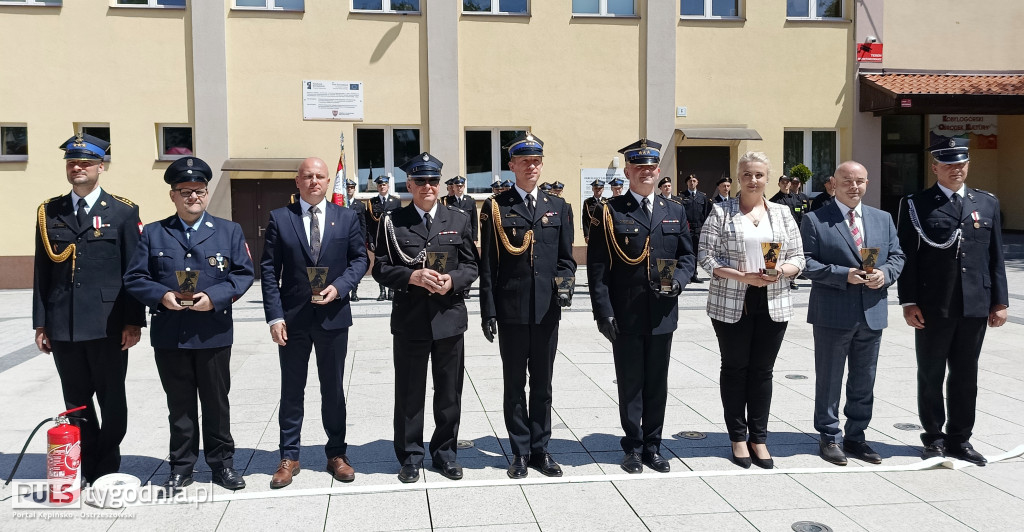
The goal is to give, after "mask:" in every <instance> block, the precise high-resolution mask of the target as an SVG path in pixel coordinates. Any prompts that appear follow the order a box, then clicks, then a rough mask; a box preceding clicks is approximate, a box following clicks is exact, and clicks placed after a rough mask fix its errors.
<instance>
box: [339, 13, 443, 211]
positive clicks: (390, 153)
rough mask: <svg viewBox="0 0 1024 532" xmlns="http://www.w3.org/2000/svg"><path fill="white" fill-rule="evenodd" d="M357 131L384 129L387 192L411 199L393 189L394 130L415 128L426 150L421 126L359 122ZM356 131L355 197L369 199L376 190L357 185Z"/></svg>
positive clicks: (354, 136)
mask: <svg viewBox="0 0 1024 532" xmlns="http://www.w3.org/2000/svg"><path fill="white" fill-rule="evenodd" d="M420 1H422V0H420ZM355 129H356V130H357V131H358V130H360V129H383V130H384V175H386V176H388V177H390V178H391V187H390V188H389V189H388V194H391V195H395V196H398V197H399V198H401V199H402V200H409V199H412V194H411V193H409V192H396V191H395V168H397V165H396V164H395V130H396V129H415V130H417V131H419V132H420V151H426V150H425V149H423V127H422V126H420V125H401V124H399V125H390V126H385V125H381V124H377V125H371V124H360V125H358V126H356V127H355ZM357 131H353V132H352V140H353V144H354V145H355V149H356V161H357V162H356V164H355V177H356V178H355V179H354V181H355V182H356V199H369V198H372V197H374V196H376V195H377V191H376V190H374V191H367V192H359V186H360V184H361V180H362V177H360V176H359V163H358V161H359V134H358V132H357Z"/></svg>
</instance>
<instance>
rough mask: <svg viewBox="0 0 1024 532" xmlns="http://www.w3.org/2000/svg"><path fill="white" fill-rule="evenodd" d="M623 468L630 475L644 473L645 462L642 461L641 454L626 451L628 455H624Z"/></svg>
mask: <svg viewBox="0 0 1024 532" xmlns="http://www.w3.org/2000/svg"><path fill="white" fill-rule="evenodd" d="M622 470H623V471H625V472H627V473H629V474H630V475H636V474H638V473H643V471H644V466H643V463H641V462H640V455H639V454H636V453H626V456H623V457H622Z"/></svg>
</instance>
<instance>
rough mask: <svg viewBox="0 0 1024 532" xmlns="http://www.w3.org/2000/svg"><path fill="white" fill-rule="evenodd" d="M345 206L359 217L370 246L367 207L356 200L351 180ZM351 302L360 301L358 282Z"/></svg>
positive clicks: (351, 294)
mask: <svg viewBox="0 0 1024 532" xmlns="http://www.w3.org/2000/svg"><path fill="white" fill-rule="evenodd" d="M345 206H346V207H348V208H350V209H352V210H353V211H354V212H355V213H356V216H358V217H359V229H360V230H361V231H362V232H363V240H364V241H366V243H367V246H369V244H370V242H369V236H368V234H367V232H366V205H364V204H363V202H361V201H359V200H357V199H356V182H355V181H353V180H351V179H346V180H345ZM348 300H349V301H352V302H355V301H359V283H358V282H356V287H355V288H353V289H352V292H351V293H349V297H348Z"/></svg>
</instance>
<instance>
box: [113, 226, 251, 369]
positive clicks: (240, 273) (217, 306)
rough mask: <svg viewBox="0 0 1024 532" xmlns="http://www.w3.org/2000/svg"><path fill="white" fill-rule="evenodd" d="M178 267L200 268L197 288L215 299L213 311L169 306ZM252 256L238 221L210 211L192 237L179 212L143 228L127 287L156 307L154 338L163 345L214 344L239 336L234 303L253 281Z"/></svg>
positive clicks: (198, 346)
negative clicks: (167, 300) (187, 234)
mask: <svg viewBox="0 0 1024 532" xmlns="http://www.w3.org/2000/svg"><path fill="white" fill-rule="evenodd" d="M178 270H196V271H198V272H199V281H198V282H197V283H196V292H197V293H198V292H204V293H205V294H206V295H207V296H209V297H210V301H211V302H212V303H213V310H212V311H210V312H196V311H193V310H178V311H175V310H168V309H167V308H166V307H164V306H163V304H161V300H162V299H163V297H164V294H166V293H167V292H168V291H172V290H177V289H178V278H177V277H176V276H175V274H174V272H175V271H178ZM253 275H254V273H253V265H252V258H250V257H249V248H248V247H247V246H246V244H245V237H243V236H242V227H241V226H239V225H238V224H237V223H235V222H232V221H230V220H225V219H223V218H217V217H216V216H213V215H211V214H210V213H206V214H205V215H204V216H203V220H202V222H201V223H200V225H199V229H198V230H197V231H196V232H195V234H193V235H192V238H190V239H186V238H185V231H184V229H183V228H182V225H181V220H180V219H179V218H178V216H177V215H173V216H171V217H169V218H165V219H164V220H161V221H159V222H153V223H151V224H148V225H146V226H145V227H143V228H142V235H141V237H140V238H139V246H138V248H137V249H136V250H135V255H134V256H133V258H132V261H131V263H130V264H129V266H128V272H127V273H125V275H124V284H125V289H126V290H127V291H128V293H129V294H131V295H132V296H134V297H135V298H136V299H138V300H139V301H140V302H142V304H144V305H146V306H148V307H149V309H150V313H151V314H152V315H153V319H152V323H151V325H150V327H151V330H150V342H151V343H152V345H153V347H156V348H160V349H209V348H215V347H226V346H229V345H231V343H232V341H233V335H232V330H233V327H232V321H231V303H232V302H234V301H235V300H237V299H238V298H239V297H242V294H244V293H245V291H246V290H248V289H249V287H250V286H252V282H253Z"/></svg>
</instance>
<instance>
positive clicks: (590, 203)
mask: <svg viewBox="0 0 1024 532" xmlns="http://www.w3.org/2000/svg"><path fill="white" fill-rule="evenodd" d="M590 190H592V191H593V192H594V195H593V196H591V197H589V198H587V199H585V200H583V214H582V215H581V216H580V218H582V220H583V222H582V223H583V241H584V242H590V227H591V225H592V224H593V223H594V213H596V212H597V209H598V207H600V206H601V195H602V194H604V181H601V180H600V179H597V180H595V181H594V182H593V183H591V184H590Z"/></svg>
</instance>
